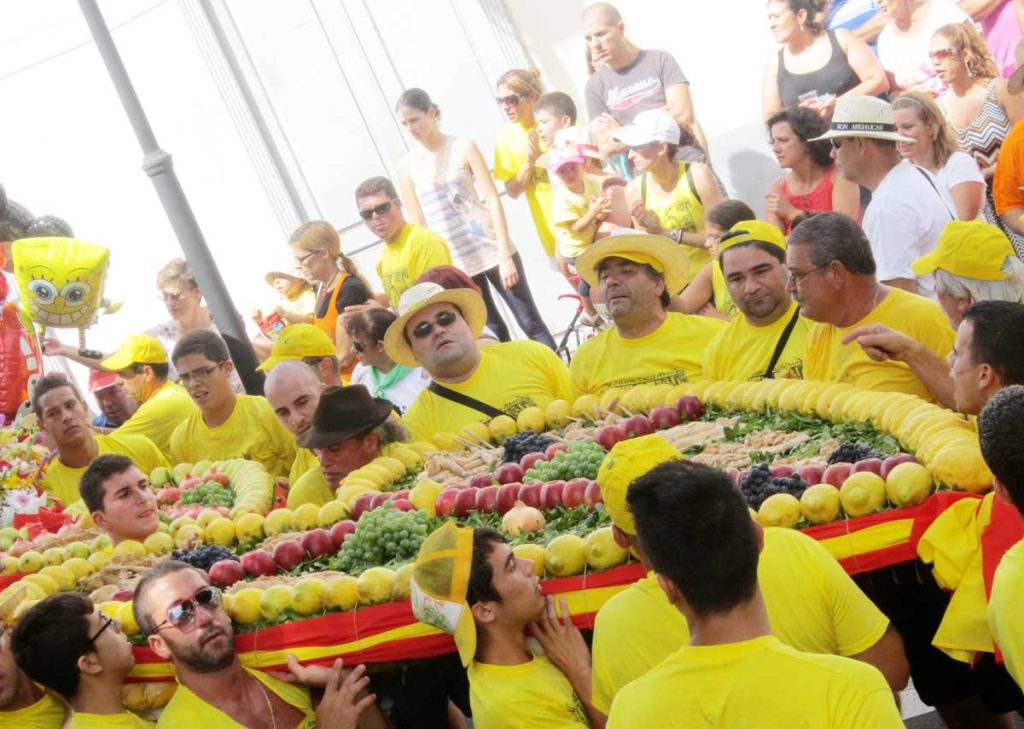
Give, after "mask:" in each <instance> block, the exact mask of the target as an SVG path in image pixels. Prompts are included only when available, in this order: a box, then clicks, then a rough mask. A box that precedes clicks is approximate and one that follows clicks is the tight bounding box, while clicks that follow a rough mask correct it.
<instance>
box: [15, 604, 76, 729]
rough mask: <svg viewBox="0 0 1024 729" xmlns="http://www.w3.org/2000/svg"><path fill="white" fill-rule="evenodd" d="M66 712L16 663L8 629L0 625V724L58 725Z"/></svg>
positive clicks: (35, 728) (32, 728)
mask: <svg viewBox="0 0 1024 729" xmlns="http://www.w3.org/2000/svg"><path fill="white" fill-rule="evenodd" d="M2 607H3V606H2V605H0V608H2ZM66 713H67V712H66V710H65V708H64V705H63V704H62V703H61V702H59V701H57V700H56V699H54V698H53V696H51V695H50V694H49V693H47V692H46V691H43V690H42V689H41V688H39V686H37V685H36V684H35V683H33V682H32V679H30V678H29V677H28V674H26V673H25V671H24V670H22V669H21V668H19V667H18V664H17V662H16V661H15V660H14V651H12V650H11V631H10V630H7V629H6V628H5V627H4V626H3V625H0V726H4V727H22V729H60V727H61V726H62V725H63V724H64V715H65V714H66Z"/></svg>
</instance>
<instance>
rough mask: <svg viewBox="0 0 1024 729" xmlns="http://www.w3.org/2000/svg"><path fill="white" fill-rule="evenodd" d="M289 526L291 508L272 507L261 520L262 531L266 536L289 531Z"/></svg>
mask: <svg viewBox="0 0 1024 729" xmlns="http://www.w3.org/2000/svg"><path fill="white" fill-rule="evenodd" d="M291 528H292V510H291V509H274V510H273V511H272V512H270V513H269V514H267V518H266V519H265V520H264V521H263V533H264V534H266V535H267V536H268V537H272V536H274V535H276V534H281V533H282V532H286V531H290V530H291Z"/></svg>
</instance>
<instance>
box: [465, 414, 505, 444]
mask: <svg viewBox="0 0 1024 729" xmlns="http://www.w3.org/2000/svg"><path fill="white" fill-rule="evenodd" d="M499 417H500V416H499ZM506 417H507V416H506ZM458 435H459V437H460V438H462V439H463V440H468V441H469V442H470V443H481V444H482V443H490V440H491V431H490V429H489V428H488V427H487V424H486V423H481V422H479V421H477V422H474V423H467V424H466V425H463V426H462V428H461V429H460V430H459V433H458Z"/></svg>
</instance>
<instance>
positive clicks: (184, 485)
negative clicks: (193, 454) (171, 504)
mask: <svg viewBox="0 0 1024 729" xmlns="http://www.w3.org/2000/svg"><path fill="white" fill-rule="evenodd" d="M202 482H203V481H202V479H200V478H196V477H195V476H189V477H188V478H186V479H185V480H184V481H182V482H181V483H180V484H179V485H178V488H179V489H181V490H182V491H188V490H189V489H191V488H195V487H196V486H198V485H199V484H201V483H202Z"/></svg>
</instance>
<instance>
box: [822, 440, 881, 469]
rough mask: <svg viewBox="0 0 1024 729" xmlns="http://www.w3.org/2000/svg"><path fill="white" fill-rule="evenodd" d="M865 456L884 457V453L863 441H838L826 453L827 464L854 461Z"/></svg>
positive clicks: (865, 457) (863, 458) (861, 459)
mask: <svg viewBox="0 0 1024 729" xmlns="http://www.w3.org/2000/svg"><path fill="white" fill-rule="evenodd" d="M867 458H885V454H884V453H882V452H881V451H879V450H875V449H874V448H872V447H871V446H869V445H864V444H863V443H840V444H839V447H838V448H836V449H835V450H834V451H832V452H831V453H829V455H828V465H830V466H831V465H832V464H833V463H856V462H857V461H863V460H865V459H867Z"/></svg>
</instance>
